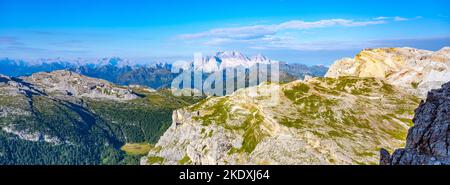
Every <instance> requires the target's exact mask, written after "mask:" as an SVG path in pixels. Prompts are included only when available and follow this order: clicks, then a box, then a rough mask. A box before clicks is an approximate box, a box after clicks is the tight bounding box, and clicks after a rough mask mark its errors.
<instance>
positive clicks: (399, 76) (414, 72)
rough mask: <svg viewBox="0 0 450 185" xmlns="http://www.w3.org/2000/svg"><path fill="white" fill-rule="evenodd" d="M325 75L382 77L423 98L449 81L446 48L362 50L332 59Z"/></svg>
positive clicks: (448, 54) (449, 50) (449, 69)
mask: <svg viewBox="0 0 450 185" xmlns="http://www.w3.org/2000/svg"><path fill="white" fill-rule="evenodd" d="M325 76H326V77H338V76H358V77H375V78H380V79H385V80H386V81H387V82H388V83H390V84H393V85H396V86H399V87H402V88H404V89H406V90H407V91H408V92H411V93H414V94H416V95H418V96H420V97H421V98H425V97H426V94H427V92H428V91H430V90H431V89H436V88H439V87H440V86H441V85H442V84H444V83H446V82H448V81H450V48H449V47H444V48H442V49H441V50H439V51H436V52H433V51H427V50H420V49H414V48H380V49H366V50H363V51H361V52H360V53H359V54H358V55H356V56H355V57H354V58H344V59H341V60H338V61H336V62H335V64H334V65H332V66H331V67H330V69H329V71H328V73H327V74H326V75H325Z"/></svg>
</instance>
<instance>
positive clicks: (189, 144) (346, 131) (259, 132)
mask: <svg viewBox="0 0 450 185" xmlns="http://www.w3.org/2000/svg"><path fill="white" fill-rule="evenodd" d="M255 88H259V90H258V91H255ZM261 89H263V90H261ZM277 90H279V92H280V94H279V95H280V99H279V104H277V105H273V104H272V102H271V101H272V99H271V97H270V96H267V94H265V93H264V92H274V91H277ZM255 92H256V93H255ZM419 102H420V99H419V98H418V97H416V96H414V95H411V94H409V93H407V92H406V91H404V90H403V89H401V88H397V87H395V86H393V85H390V84H388V83H386V82H384V81H383V80H380V79H377V78H370V77H367V78H361V77H339V78H312V79H308V80H305V81H295V82H291V83H287V84H284V85H278V84H268V83H265V84H262V85H260V86H258V87H252V88H247V89H241V90H238V91H237V92H235V93H233V94H232V95H230V96H225V97H211V98H208V99H205V100H203V101H201V102H199V103H197V104H195V105H193V106H190V107H186V108H182V109H179V110H176V111H175V112H174V113H173V115H172V120H173V122H172V125H171V126H170V128H169V129H168V130H167V131H166V132H165V134H164V135H163V136H162V137H161V138H160V140H159V141H158V143H157V144H156V145H155V146H154V147H153V148H152V149H151V150H150V152H149V154H148V156H146V157H143V158H142V159H141V164H377V163H378V161H379V156H378V153H379V150H380V148H381V147H384V146H387V148H388V149H394V148H397V147H399V146H404V145H405V139H406V134H407V130H408V128H409V127H410V126H412V122H411V119H412V116H413V110H414V108H415V107H417V105H418V104H419Z"/></svg>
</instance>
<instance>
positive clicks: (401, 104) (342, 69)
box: [0, 47, 450, 165]
mask: <svg viewBox="0 0 450 185" xmlns="http://www.w3.org/2000/svg"><path fill="white" fill-rule="evenodd" d="M274 62H275V61H273V60H271V59H268V58H267V57H264V56H262V55H257V56H255V57H247V56H245V55H243V54H241V53H239V52H231V51H227V52H219V53H217V54H216V55H214V56H207V57H203V58H202V60H200V63H199V64H200V65H196V64H194V63H188V65H186V66H184V67H183V68H182V69H183V70H193V71H198V69H197V68H195V67H194V66H196V67H199V68H201V69H202V70H203V72H205V74H206V76H205V77H204V78H207V76H208V75H211V74H212V73H214V72H217V71H221V70H222V69H243V70H244V71H248V70H249V69H251V68H252V67H255V66H259V67H261V66H265V65H270V64H272V63H274ZM279 65H280V81H279V82H272V81H268V80H267V81H264V80H258V81H257V83H256V84H254V85H252V84H250V83H249V84H246V85H245V87H242V88H236V89H235V90H234V91H233V92H230V93H226V94H225V95H224V96H212V95H208V94H203V95H202V96H187V95H185V96H175V95H174V94H173V93H172V90H174V89H173V87H172V88H171V82H172V81H173V80H174V79H175V78H176V77H177V76H178V75H179V74H178V73H173V72H172V69H173V68H174V66H173V65H171V64H166V63H159V64H155V65H133V64H129V63H128V62H127V60H125V59H121V58H105V59H102V60H101V62H95V64H93V63H89V62H86V61H83V60H82V59H80V60H76V61H70V60H64V59H57V60H53V61H42V62H37V63H32V64H31V63H28V62H26V61H22V60H14V59H3V60H1V61H0V66H1V69H0V71H1V73H3V75H0V128H1V129H0V164H142V165H174V164H193V165H211V164H262V165H265V164H282V165H285V164H314V165H315V164H321V165H326V164H392V165H395V164H450V162H449V161H450V148H449V143H450V141H449V138H450V137H449V133H450V132H449V124H450V117H449V116H450V112H449V111H450V48H448V47H444V48H442V49H440V50H438V51H428V50H421V49H415V48H375V49H365V50H363V51H361V52H360V53H358V54H357V55H356V56H355V57H354V58H344V59H341V60H338V61H336V62H335V63H334V64H333V65H331V66H330V67H329V69H328V68H326V67H324V66H305V65H300V64H289V63H281V62H280V63H279ZM246 77H247V76H245V77H244V78H246ZM225 79H227V80H234V78H231V77H228V76H225ZM260 89H264V90H265V91H268V92H279V93H278V95H279V101H278V102H279V103H278V104H275V105H273V104H272V103H271V101H272V97H270V96H267V93H264V92H262V91H261V90H260ZM183 90H187V91H189V89H183Z"/></svg>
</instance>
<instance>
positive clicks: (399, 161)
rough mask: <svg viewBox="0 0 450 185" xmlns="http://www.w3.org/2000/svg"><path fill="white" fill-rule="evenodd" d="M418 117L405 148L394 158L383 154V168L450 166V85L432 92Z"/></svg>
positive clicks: (416, 116)
mask: <svg viewBox="0 0 450 185" xmlns="http://www.w3.org/2000/svg"><path fill="white" fill-rule="evenodd" d="M415 113H416V115H415V117H414V119H413V122H414V127H412V128H411V129H410V130H409V132H408V137H407V141H406V147H405V148H403V149H397V150H395V151H394V153H393V154H392V156H390V155H389V153H387V151H386V150H382V151H381V152H380V153H381V159H380V164H383V165H386V164H390V165H441V164H445V165H450V129H449V128H450V127H449V125H450V82H448V83H446V84H444V85H443V86H442V88H441V89H436V90H432V91H430V92H429V93H428V97H427V100H426V102H422V103H421V104H420V106H419V108H417V109H416V111H415Z"/></svg>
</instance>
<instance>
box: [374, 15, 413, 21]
mask: <svg viewBox="0 0 450 185" xmlns="http://www.w3.org/2000/svg"><path fill="white" fill-rule="evenodd" d="M421 18H422V16H416V17H413V18H406V17H400V16H395V17H384V16H380V17H376V18H374V19H373V20H393V21H410V20H415V19H421Z"/></svg>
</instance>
